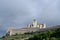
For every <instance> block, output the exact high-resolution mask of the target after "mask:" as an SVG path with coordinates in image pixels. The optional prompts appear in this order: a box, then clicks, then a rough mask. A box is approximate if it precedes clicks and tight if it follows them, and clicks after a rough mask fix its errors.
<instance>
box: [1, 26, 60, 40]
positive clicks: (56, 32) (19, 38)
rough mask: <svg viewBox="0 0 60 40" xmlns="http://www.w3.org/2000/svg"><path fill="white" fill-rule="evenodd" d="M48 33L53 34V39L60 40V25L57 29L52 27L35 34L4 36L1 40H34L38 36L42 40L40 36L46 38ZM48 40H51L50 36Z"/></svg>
mask: <svg viewBox="0 0 60 40" xmlns="http://www.w3.org/2000/svg"><path fill="white" fill-rule="evenodd" d="M49 30H50V31H49ZM48 31H49V32H50V33H52V34H51V36H50V37H51V38H52V37H53V38H55V39H57V40H58V39H59V40H60V25H58V26H55V27H51V28H46V29H40V30H39V32H34V33H25V34H15V35H12V36H8V35H6V36H3V37H2V38H0V40H27V39H29V40H32V39H33V40H34V39H35V36H37V39H40V38H41V37H40V36H41V35H42V34H43V35H45V36H46V35H47V36H48V34H47V33H49V32H48ZM39 35H40V36H39ZM43 35H42V37H44V36H43ZM38 36H39V37H38ZM48 38H49V36H48ZM41 40H42V39H41Z"/></svg>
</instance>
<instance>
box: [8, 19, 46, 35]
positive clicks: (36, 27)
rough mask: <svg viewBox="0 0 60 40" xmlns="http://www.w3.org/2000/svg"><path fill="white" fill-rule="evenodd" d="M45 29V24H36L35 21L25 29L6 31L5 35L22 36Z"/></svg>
mask: <svg viewBox="0 0 60 40" xmlns="http://www.w3.org/2000/svg"><path fill="white" fill-rule="evenodd" d="M44 28H46V24H38V23H37V20H35V19H34V20H33V22H32V24H29V25H28V26H27V27H26V28H21V29H8V30H7V34H8V35H14V34H16V33H17V34H24V33H27V32H35V31H39V29H44Z"/></svg>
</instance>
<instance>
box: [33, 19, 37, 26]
mask: <svg viewBox="0 0 60 40" xmlns="http://www.w3.org/2000/svg"><path fill="white" fill-rule="evenodd" d="M33 27H37V20H36V19H34V20H33Z"/></svg>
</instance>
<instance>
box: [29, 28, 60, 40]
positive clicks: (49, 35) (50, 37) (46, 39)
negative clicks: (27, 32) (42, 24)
mask: <svg viewBox="0 0 60 40" xmlns="http://www.w3.org/2000/svg"><path fill="white" fill-rule="evenodd" d="M28 40H60V28H58V29H57V30H55V31H51V30H48V31H47V32H46V33H39V34H37V35H34V36H33V37H31V38H29V39H28Z"/></svg>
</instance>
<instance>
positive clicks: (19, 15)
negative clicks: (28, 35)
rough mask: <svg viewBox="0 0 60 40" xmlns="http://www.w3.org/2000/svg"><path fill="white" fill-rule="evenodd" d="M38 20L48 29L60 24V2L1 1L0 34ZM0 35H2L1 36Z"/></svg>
mask: <svg viewBox="0 0 60 40" xmlns="http://www.w3.org/2000/svg"><path fill="white" fill-rule="evenodd" d="M33 19H37V20H38V23H41V24H42V23H46V24H47V27H49V26H54V25H59V24H60V0H0V33H1V34H3V33H4V32H5V30H7V29H8V28H10V27H14V28H19V27H25V26H26V25H28V24H29V23H31V22H32V20H33ZM1 34H0V35H1Z"/></svg>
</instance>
